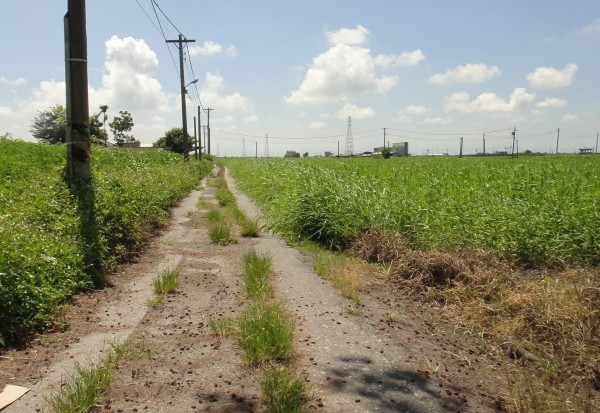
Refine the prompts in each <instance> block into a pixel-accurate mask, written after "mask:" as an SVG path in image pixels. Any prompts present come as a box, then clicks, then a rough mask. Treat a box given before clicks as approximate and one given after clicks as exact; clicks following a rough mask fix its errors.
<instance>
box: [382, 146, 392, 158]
mask: <svg viewBox="0 0 600 413" xmlns="http://www.w3.org/2000/svg"><path fill="white" fill-rule="evenodd" d="M381 156H383V159H389V158H390V157H391V156H392V151H391V150H390V148H383V150H382V151H381Z"/></svg>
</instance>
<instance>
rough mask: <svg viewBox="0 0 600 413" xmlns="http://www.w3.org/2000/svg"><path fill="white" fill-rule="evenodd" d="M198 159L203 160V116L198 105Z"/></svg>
mask: <svg viewBox="0 0 600 413" xmlns="http://www.w3.org/2000/svg"><path fill="white" fill-rule="evenodd" d="M196 160H202V117H201V116H200V106H198V141H197V142H196Z"/></svg>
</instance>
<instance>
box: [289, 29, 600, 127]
mask: <svg viewBox="0 0 600 413" xmlns="http://www.w3.org/2000/svg"><path fill="white" fill-rule="evenodd" d="M595 31H600V19H599V20H597V21H595V22H594V23H593V24H592V25H590V26H587V27H586V28H584V29H582V32H586V33H589V32H595ZM369 34H370V33H369V30H367V29H366V28H365V27H363V26H360V25H358V26H356V27H355V28H343V29H341V30H338V31H333V32H327V33H326V38H327V41H328V43H329V49H327V50H326V51H325V52H323V53H321V54H319V55H318V56H316V57H315V58H314V59H313V60H312V62H311V63H310V64H309V65H308V67H307V69H306V73H305V75H304V78H303V80H302V81H301V83H300V86H299V87H298V88H297V89H296V90H294V91H292V92H291V93H290V94H289V95H288V96H285V97H284V100H285V102H286V103H287V104H289V105H310V104H327V103H343V106H342V107H341V108H340V109H339V110H338V111H337V112H336V113H335V115H336V117H338V118H344V117H346V116H352V117H355V118H358V119H361V118H362V119H364V118H369V117H373V116H375V114H376V113H375V110H374V109H373V108H372V107H362V108H361V107H358V106H357V105H356V104H355V103H353V102H355V101H356V100H357V99H358V98H359V97H361V96H364V95H365V94H368V93H377V94H382V95H383V94H386V93H388V92H390V91H391V90H392V89H394V88H395V87H396V86H397V85H398V84H399V78H398V77H397V76H395V75H390V74H387V72H385V70H386V69H391V68H408V67H413V66H416V65H418V64H420V63H422V62H423V61H425V60H426V56H425V54H424V53H423V51H421V50H420V49H416V50H413V51H408V52H403V53H400V54H398V55H374V54H372V53H371V50H370V49H369V48H368V47H367V44H368V40H369ZM577 70H578V66H577V65H576V64H574V63H568V64H566V65H565V66H564V67H562V68H555V67H544V66H540V67H537V68H535V69H534V70H533V71H532V72H530V73H528V74H527V75H526V76H525V79H524V80H525V81H526V82H527V83H528V86H529V88H530V89H533V90H550V89H557V88H563V87H566V86H569V85H571V84H572V83H573V80H574V78H575V74H576V73H577ZM501 74H502V72H501V70H500V68H499V67H498V66H496V65H487V64H485V63H481V62H476V63H466V64H463V65H459V66H457V67H455V68H451V69H447V70H446V71H445V72H443V73H437V74H434V75H433V76H431V77H429V79H428V80H427V83H428V84H430V85H434V86H448V85H454V86H456V85H461V84H463V85H464V84H482V83H484V82H486V81H488V80H490V79H493V78H495V77H498V76H501ZM535 99H536V94H535V93H534V92H533V91H528V90H527V89H526V88H524V87H520V86H519V87H515V88H514V90H513V91H512V93H511V94H510V96H508V97H507V98H503V97H501V96H498V95H497V94H496V93H493V92H484V93H481V94H479V95H477V96H474V97H471V96H470V95H469V93H467V92H466V91H464V90H459V91H456V92H454V93H452V94H450V95H448V96H446V97H445V98H444V99H443V101H442V103H443V107H442V109H443V111H444V112H446V113H448V114H450V113H458V114H486V115H495V116H502V115H505V116H506V115H514V114H516V113H517V112H519V111H521V110H527V109H529V110H531V113H532V114H534V115H538V114H542V113H543V111H544V110H546V109H550V108H563V107H565V106H567V104H568V103H567V101H565V100H563V99H559V98H556V97H546V98H545V99H544V100H542V101H539V102H535ZM430 113H431V109H429V108H427V107H425V106H424V105H422V104H411V105H408V106H406V107H404V108H403V109H401V110H399V111H398V112H397V115H396V116H395V117H394V119H393V120H394V121H398V122H407V121H413V120H415V119H420V123H422V124H449V123H452V122H453V119H452V118H451V117H450V116H433V117H427V115H428V114H430ZM574 119H576V117H575V116H566V117H565V118H563V120H574ZM324 126H325V122H322V121H320V122H313V123H311V124H310V127H311V128H317V127H324Z"/></svg>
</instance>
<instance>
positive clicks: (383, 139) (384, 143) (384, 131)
mask: <svg viewBox="0 0 600 413" xmlns="http://www.w3.org/2000/svg"><path fill="white" fill-rule="evenodd" d="M386 129H387V128H383V149H385V130H386Z"/></svg>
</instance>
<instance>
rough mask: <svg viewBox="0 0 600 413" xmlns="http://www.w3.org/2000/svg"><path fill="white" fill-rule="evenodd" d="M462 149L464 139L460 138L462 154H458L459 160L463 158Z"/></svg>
mask: <svg viewBox="0 0 600 413" xmlns="http://www.w3.org/2000/svg"><path fill="white" fill-rule="evenodd" d="M462 149H463V137H462V136H461V137H460V152H459V154H458V157H459V158H462Z"/></svg>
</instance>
